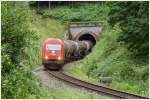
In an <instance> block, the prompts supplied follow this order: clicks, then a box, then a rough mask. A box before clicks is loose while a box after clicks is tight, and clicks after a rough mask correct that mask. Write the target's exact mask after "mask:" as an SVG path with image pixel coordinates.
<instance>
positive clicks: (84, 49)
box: [64, 23, 102, 58]
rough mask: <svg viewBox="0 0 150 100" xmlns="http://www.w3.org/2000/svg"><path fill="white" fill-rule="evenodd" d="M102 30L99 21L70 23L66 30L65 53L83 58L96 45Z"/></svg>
mask: <svg viewBox="0 0 150 100" xmlns="http://www.w3.org/2000/svg"><path fill="white" fill-rule="evenodd" d="M101 30H102V27H101V25H100V24H97V23H71V24H69V25H68V28H67V30H66V32H65V41H64V44H65V54H66V55H69V57H70V56H73V57H76V56H77V57H79V58H83V57H84V56H85V55H87V54H88V53H89V52H91V50H92V48H93V47H94V45H96V42H97V41H98V40H99V37H100V33H101ZM69 57H68V58H69Z"/></svg>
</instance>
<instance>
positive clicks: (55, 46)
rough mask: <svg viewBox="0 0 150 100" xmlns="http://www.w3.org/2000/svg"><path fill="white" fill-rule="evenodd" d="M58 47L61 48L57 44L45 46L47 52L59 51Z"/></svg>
mask: <svg viewBox="0 0 150 100" xmlns="http://www.w3.org/2000/svg"><path fill="white" fill-rule="evenodd" d="M60 47H61V46H60V45H58V44H47V45H46V49H47V50H60V49H61V48H60Z"/></svg>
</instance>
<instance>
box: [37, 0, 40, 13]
mask: <svg viewBox="0 0 150 100" xmlns="http://www.w3.org/2000/svg"><path fill="white" fill-rule="evenodd" d="M37 8H38V11H39V10H40V7H39V1H37Z"/></svg>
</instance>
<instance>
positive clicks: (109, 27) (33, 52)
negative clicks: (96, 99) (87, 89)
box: [1, 1, 149, 98]
mask: <svg viewBox="0 0 150 100" xmlns="http://www.w3.org/2000/svg"><path fill="white" fill-rule="evenodd" d="M148 3H149V2H147V1H142V2H135V1H134V2H127V1H124V2H94V3H93V2H92V3H90V2H84V3H83V2H82V3H80V2H78V3H75V2H71V3H70V2H69V3H67V2H65V3H62V2H61V1H60V2H51V8H48V6H46V7H45V6H39V8H37V2H6V1H3V2H2V3H1V9H2V10H1V11H2V13H1V26H2V31H1V35H2V36H1V37H2V38H1V51H2V53H1V57H2V61H1V63H2V64H1V65H2V67H1V98H47V93H46V90H43V89H42V88H41V86H40V83H39V81H38V80H37V77H35V75H34V74H33V73H32V70H33V69H34V68H35V67H37V66H39V65H40V64H41V44H42V42H43V41H44V40H45V39H47V38H51V37H57V38H61V39H63V32H64V30H65V25H66V24H67V23H68V22H71V21H74V22H80V21H85V22H87V21H100V22H102V23H103V31H102V33H101V37H100V40H99V41H98V42H97V43H96V45H95V47H94V48H93V50H92V52H91V53H90V54H89V55H88V56H86V57H85V58H84V59H82V60H81V61H80V63H77V64H73V65H72V66H71V67H69V69H68V73H71V74H72V75H74V76H75V77H77V78H80V79H82V80H88V81H91V82H93V83H97V80H98V78H99V77H112V79H113V81H112V84H111V87H112V88H115V89H119V90H123V91H128V92H131V93H136V94H139V95H144V96H148V94H149V89H148V84H149V67H148V66H149V63H148V57H149V56H148V55H149V23H148V22H149V15H148V12H149V9H148V8H149V4H148ZM39 9H42V11H41V12H40V15H39ZM52 92H53V93H48V94H49V95H51V96H52V97H56V96H58V95H60V94H57V95H56V94H54V93H57V92H56V91H55V92H54V91H52ZM59 93H62V95H61V96H62V97H63V96H64V95H65V96H66V98H67V95H66V94H65V93H64V95H63V92H60V91H59ZM66 93H67V94H68V95H69V96H70V97H71V95H72V94H69V93H70V91H69V92H67V91H66ZM75 93H76V92H75Z"/></svg>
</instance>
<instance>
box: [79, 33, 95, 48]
mask: <svg viewBox="0 0 150 100" xmlns="http://www.w3.org/2000/svg"><path fill="white" fill-rule="evenodd" d="M79 40H80V41H82V40H88V41H91V42H92V44H93V45H95V44H96V39H95V38H94V36H92V35H91V34H83V35H81V36H80V37H79Z"/></svg>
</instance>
